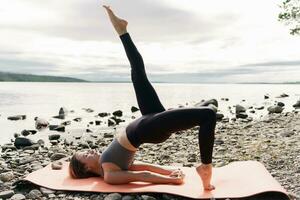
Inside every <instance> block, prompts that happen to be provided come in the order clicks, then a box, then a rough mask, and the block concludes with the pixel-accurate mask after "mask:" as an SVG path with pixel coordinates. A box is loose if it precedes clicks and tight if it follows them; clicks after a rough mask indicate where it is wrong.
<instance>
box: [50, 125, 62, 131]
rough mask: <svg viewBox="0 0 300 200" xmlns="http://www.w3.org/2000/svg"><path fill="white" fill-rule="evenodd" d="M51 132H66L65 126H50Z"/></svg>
mask: <svg viewBox="0 0 300 200" xmlns="http://www.w3.org/2000/svg"><path fill="white" fill-rule="evenodd" d="M49 130H51V131H58V132H65V126H62V125H50V126H49Z"/></svg>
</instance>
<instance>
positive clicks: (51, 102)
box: [0, 82, 300, 144]
mask: <svg viewBox="0 0 300 200" xmlns="http://www.w3.org/2000/svg"><path fill="white" fill-rule="evenodd" d="M153 86H154V87H155V89H156V91H157V93H158V95H159V97H160V100H161V102H162V103H163V105H164V106H165V107H166V108H175V107H178V106H179V105H180V104H182V105H185V104H186V103H188V106H189V107H190V106H193V105H194V104H195V103H197V102H199V101H201V100H202V99H209V98H216V99H217V100H218V101H219V104H220V105H219V106H220V108H219V109H220V110H221V112H222V113H223V114H225V116H228V117H230V116H231V115H230V113H229V110H228V106H232V105H235V104H237V103H241V104H242V105H245V106H252V105H254V106H260V105H265V106H268V105H272V104H273V103H274V101H275V100H277V101H281V102H284V103H285V104H286V109H285V110H286V111H290V110H292V105H293V104H294V103H295V102H296V101H297V100H298V99H300V85H284V84H282V85H278V84H274V85H273V84H265V85H263V84H262V85H261V84H259V85H258V84H165V83H155V84H153ZM282 93H286V94H289V95H290V96H289V97H287V98H280V99H279V98H275V97H276V96H278V95H280V94H282ZM265 94H269V95H270V99H269V100H264V98H263V97H264V95H265ZM223 97H226V98H229V101H228V102H226V101H221V98H223ZM243 99H244V100H246V101H245V102H243V101H242V100H243ZM62 106H64V107H66V108H67V109H69V110H74V111H75V112H74V113H72V114H70V119H72V118H75V117H83V119H84V120H83V122H82V123H78V126H77V127H78V130H80V128H83V124H85V126H86V123H85V122H88V121H89V120H92V119H94V116H95V115H96V114H97V113H99V112H113V111H115V110H117V109H121V110H122V111H124V114H125V115H126V116H127V117H131V112H130V108H131V106H137V103H136V99H135V93H134V90H133V87H132V84H130V83H29V82H26V83H20V82H2V83H0V115H1V116H0V126H1V133H0V144H3V143H6V142H9V141H10V139H11V138H13V133H16V132H19V133H20V132H21V131H22V130H23V129H33V128H34V120H33V119H34V117H36V116H39V117H43V118H45V119H47V120H50V122H51V124H58V123H59V122H60V121H56V120H55V119H52V118H51V116H54V115H57V114H58V110H59V108H60V107H62ZM82 108H92V109H94V110H95V112H93V113H87V112H85V111H84V110H83V109H82ZM17 114H26V115H27V119H26V120H23V121H9V120H7V117H8V116H11V115H17ZM263 114H265V111H259V112H258V114H256V116H260V115H263ZM135 116H136V117H138V116H140V114H139V112H138V113H136V114H135ZM129 121H130V120H129ZM129 121H128V122H129ZM126 123H127V122H126ZM126 123H123V126H124V125H125V124H126ZM72 124H74V123H72ZM79 124H81V125H79ZM73 128H74V127H73ZM75 128H76V126H75ZM95 128H96V127H95ZM43 134H44V135H47V134H48V132H43V133H39V134H37V135H43Z"/></svg>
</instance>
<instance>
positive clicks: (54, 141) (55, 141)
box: [49, 140, 58, 145]
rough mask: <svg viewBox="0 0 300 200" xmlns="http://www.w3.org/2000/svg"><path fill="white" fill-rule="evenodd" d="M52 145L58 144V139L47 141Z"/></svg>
mask: <svg viewBox="0 0 300 200" xmlns="http://www.w3.org/2000/svg"><path fill="white" fill-rule="evenodd" d="M49 142H50V143H51V144H52V145H57V144H58V140H50V141H49Z"/></svg>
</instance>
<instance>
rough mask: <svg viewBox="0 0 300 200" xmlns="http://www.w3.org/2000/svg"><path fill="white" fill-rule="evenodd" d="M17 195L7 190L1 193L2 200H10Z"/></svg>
mask: <svg viewBox="0 0 300 200" xmlns="http://www.w3.org/2000/svg"><path fill="white" fill-rule="evenodd" d="M14 194H15V192H14V191H13V190H5V191H2V192H0V199H8V198H10V197H12V196H13V195H14Z"/></svg>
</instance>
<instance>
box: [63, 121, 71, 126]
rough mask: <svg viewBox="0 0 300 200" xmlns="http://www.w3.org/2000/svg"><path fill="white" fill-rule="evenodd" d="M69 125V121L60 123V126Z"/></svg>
mask: <svg viewBox="0 0 300 200" xmlns="http://www.w3.org/2000/svg"><path fill="white" fill-rule="evenodd" d="M68 125H71V121H64V122H62V123H61V124H60V126H68Z"/></svg>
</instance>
